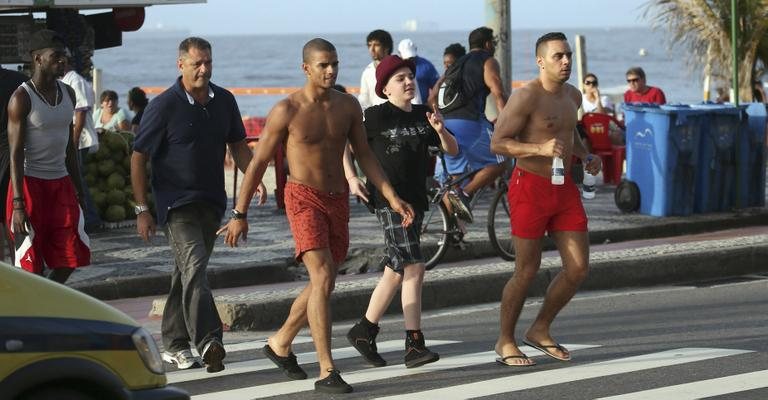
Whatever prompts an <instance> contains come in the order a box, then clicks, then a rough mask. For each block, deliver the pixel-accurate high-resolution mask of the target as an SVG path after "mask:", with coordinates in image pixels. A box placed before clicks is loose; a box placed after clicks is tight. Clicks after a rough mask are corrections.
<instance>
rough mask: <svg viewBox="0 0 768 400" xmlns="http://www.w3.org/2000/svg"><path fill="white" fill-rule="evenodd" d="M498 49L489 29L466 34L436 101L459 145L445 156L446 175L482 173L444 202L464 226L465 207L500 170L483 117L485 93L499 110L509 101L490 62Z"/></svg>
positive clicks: (500, 161) (500, 160)
mask: <svg viewBox="0 0 768 400" xmlns="http://www.w3.org/2000/svg"><path fill="white" fill-rule="evenodd" d="M496 44H497V39H496V38H494V36H493V30H492V29H490V28H487V27H480V28H477V29H475V30H473V31H472V32H471V33H470V34H469V48H470V50H469V53H467V54H466V55H464V56H463V57H461V58H459V59H458V60H456V62H455V63H454V64H453V65H452V66H451V67H450V68H448V70H447V71H446V74H445V78H444V81H443V83H442V85H441V87H440V90H439V92H438V96H437V101H438V107H439V109H440V111H441V112H442V113H443V116H444V118H445V125H446V128H448V130H449V131H451V132H452V133H453V134H454V135H455V136H456V141H457V142H458V144H459V154H458V155H456V156H451V155H445V162H446V166H447V168H448V173H450V174H451V175H460V174H462V173H464V172H467V171H474V170H478V169H481V171H480V172H478V173H477V174H475V175H474V177H472V179H471V180H470V181H469V182H468V183H467V184H466V186H464V187H463V188H457V189H456V190H455V191H453V192H449V196H448V199H449V201H450V202H451V204H452V206H453V209H454V211H455V212H456V214H457V215H458V216H459V217H460V218H462V219H464V220H466V221H467V222H472V212H471V210H470V208H469V201H470V199H471V198H472V195H473V194H474V193H475V192H476V191H477V190H479V189H480V188H482V187H484V186H486V185H488V184H490V183H491V182H493V181H494V179H496V178H497V177H498V176H500V175H501V174H502V173H503V171H504V165H503V162H504V158H503V157H499V156H496V155H494V154H493V153H491V135H492V134H493V125H492V122H489V121H488V119H486V117H485V102H486V98H487V97H488V95H489V94H493V96H494V100H495V102H496V108H497V109H498V110H499V111H501V110H502V109H503V108H504V105H505V104H506V101H507V93H506V91H505V90H504V87H503V85H502V82H501V75H500V73H499V62H498V61H497V60H496V59H495V58H493V54H494V52H495V51H496Z"/></svg>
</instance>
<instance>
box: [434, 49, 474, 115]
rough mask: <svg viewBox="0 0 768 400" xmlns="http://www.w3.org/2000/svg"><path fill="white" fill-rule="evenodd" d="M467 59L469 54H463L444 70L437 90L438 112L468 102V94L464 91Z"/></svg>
mask: <svg viewBox="0 0 768 400" xmlns="http://www.w3.org/2000/svg"><path fill="white" fill-rule="evenodd" d="M468 59H469V54H465V55H463V56H462V57H461V58H459V59H458V60H456V62H454V63H453V64H452V65H451V66H450V67H448V69H447V70H446V71H445V76H444V77H443V83H441V84H440V89H438V92H437V108H439V109H440V112H442V113H447V112H451V111H453V110H456V109H459V108H461V107H463V106H464V105H466V104H467V102H469V100H470V96H469V95H468V94H467V93H464V64H466V63H467V60H468Z"/></svg>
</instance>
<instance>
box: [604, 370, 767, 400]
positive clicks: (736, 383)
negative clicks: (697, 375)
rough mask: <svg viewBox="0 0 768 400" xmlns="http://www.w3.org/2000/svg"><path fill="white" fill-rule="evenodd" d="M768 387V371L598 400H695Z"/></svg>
mask: <svg viewBox="0 0 768 400" xmlns="http://www.w3.org/2000/svg"><path fill="white" fill-rule="evenodd" d="M765 387H768V370H763V371H755V372H749V373H745V374H739V375H731V376H724V377H722V378H715V379H707V380H703V381H697V382H690V383H684V384H681V385H673V386H667V387H662V388H658V389H651V390H643V391H641V392H634V393H627V394H622V395H618V396H611V397H603V398H602V399H598V400H644V399H648V400H656V399H662V398H663V399H675V400H689V399H690V400H693V399H701V398H705V397H713V396H722V395H726V394H731V393H736V392H743V391H745V390H753V389H760V388H765Z"/></svg>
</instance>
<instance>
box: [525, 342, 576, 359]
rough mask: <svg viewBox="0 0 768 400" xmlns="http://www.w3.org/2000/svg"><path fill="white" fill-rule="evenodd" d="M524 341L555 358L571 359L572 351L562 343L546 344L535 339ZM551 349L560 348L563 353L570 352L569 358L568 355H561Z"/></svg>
mask: <svg viewBox="0 0 768 400" xmlns="http://www.w3.org/2000/svg"><path fill="white" fill-rule="evenodd" d="M523 343H525V344H527V345H528V346H531V347H533V348H534V349H536V350H538V351H540V352H542V353H544V354H546V355H548V356H550V357H552V358H554V359H555V360H560V361H571V352H570V351H568V349H566V348H565V347H563V346H561V345H559V344H557V343H556V344H546V345H545V344H541V343H536V342H534V341H533V340H527V339H526V340H523ZM549 349H558V350H560V351H562V352H563V353H568V357H567V358H566V357H559V356H557V355H555V353H552V352H551V351H549Z"/></svg>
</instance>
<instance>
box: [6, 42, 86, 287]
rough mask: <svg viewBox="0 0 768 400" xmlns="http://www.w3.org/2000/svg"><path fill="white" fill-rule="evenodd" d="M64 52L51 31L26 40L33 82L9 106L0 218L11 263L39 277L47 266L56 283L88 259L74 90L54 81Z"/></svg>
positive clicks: (62, 46) (67, 276) (24, 84)
mask: <svg viewBox="0 0 768 400" xmlns="http://www.w3.org/2000/svg"><path fill="white" fill-rule="evenodd" d="M64 49H65V47H64V41H63V40H62V39H61V37H60V36H59V35H58V34H56V32H54V31H51V30H47V29H43V30H39V31H37V32H35V33H34V34H32V37H31V38H30V54H31V56H32V68H33V71H34V72H33V75H32V79H30V80H29V81H27V82H24V83H23V84H22V85H21V87H19V88H18V89H17V90H16V91H15V92H14V93H13V96H12V97H11V100H10V102H9V104H8V143H9V146H10V151H11V162H10V167H11V184H10V188H9V190H8V196H7V202H6V203H7V210H6V215H5V217H6V221H8V225H9V226H10V229H11V234H12V237H13V240H14V245H15V247H16V257H15V260H16V261H15V264H16V266H17V267H20V268H23V269H25V270H27V271H30V272H33V273H36V274H40V275H42V274H43V271H44V267H47V268H49V269H50V270H51V272H50V274H49V277H50V279H52V280H55V281H57V282H60V283H64V282H65V281H66V280H67V278H69V275H70V274H71V273H72V271H73V270H74V269H75V268H77V267H81V266H85V265H89V264H90V263H91V254H90V246H89V240H88V236H87V235H86V234H85V231H84V230H83V225H84V223H83V212H82V208H83V207H82V206H83V205H82V204H81V202H82V199H83V198H84V197H83V196H82V186H81V184H80V172H79V170H78V162H77V153H76V152H77V145H76V143H74V142H73V141H72V116H73V114H74V109H75V101H74V99H75V93H74V91H73V90H72V88H70V87H69V86H67V85H65V84H63V83H61V82H59V81H58V80H57V77H58V76H61V75H62V73H63V72H64V70H63V68H64V62H65V57H66V54H65V50H64Z"/></svg>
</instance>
